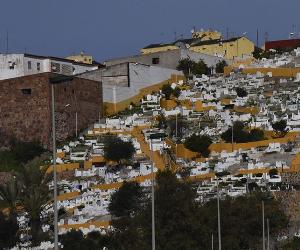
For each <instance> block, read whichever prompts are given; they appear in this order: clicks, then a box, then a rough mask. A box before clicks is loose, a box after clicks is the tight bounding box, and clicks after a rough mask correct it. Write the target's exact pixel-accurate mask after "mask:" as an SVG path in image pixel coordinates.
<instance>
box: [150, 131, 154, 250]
mask: <svg viewBox="0 0 300 250" xmlns="http://www.w3.org/2000/svg"><path fill="white" fill-rule="evenodd" d="M150 151H151V152H150V155H151V176H152V179H151V206H152V209H151V210H152V211H151V212H152V213H151V214H152V250H155V212H154V171H153V169H154V166H153V165H154V162H153V159H154V158H153V145H152V138H151V135H150Z"/></svg>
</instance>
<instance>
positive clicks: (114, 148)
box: [104, 136, 135, 163]
mask: <svg viewBox="0 0 300 250" xmlns="http://www.w3.org/2000/svg"><path fill="white" fill-rule="evenodd" d="M134 152H135V149H134V146H133V144H132V142H131V141H129V142H125V141H122V140H121V139H120V138H119V137H116V136H108V137H107V138H106V140H105V142H104V158H105V159H106V160H111V161H116V162H119V163H120V162H121V161H122V160H129V159H130V158H131V157H132V156H133V154H134Z"/></svg>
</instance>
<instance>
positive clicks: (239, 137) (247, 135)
mask: <svg viewBox="0 0 300 250" xmlns="http://www.w3.org/2000/svg"><path fill="white" fill-rule="evenodd" d="M221 138H222V139H223V140H224V141H225V142H231V141H232V127H230V128H229V129H227V130H226V131H225V132H224V133H222V134H221ZM263 139H264V132H263V131H262V130H260V129H252V130H251V131H250V132H248V131H247V130H246V129H245V124H244V123H243V122H240V121H237V122H234V124H233V142H236V143H243V142H252V141H261V140H263Z"/></svg>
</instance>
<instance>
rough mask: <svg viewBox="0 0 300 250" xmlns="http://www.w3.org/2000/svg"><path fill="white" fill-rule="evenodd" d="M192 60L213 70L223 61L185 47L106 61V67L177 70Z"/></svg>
mask: <svg viewBox="0 0 300 250" xmlns="http://www.w3.org/2000/svg"><path fill="white" fill-rule="evenodd" d="M184 58H190V59H191V60H193V61H195V62H198V61H199V60H203V61H204V62H205V63H206V64H207V66H208V67H211V68H213V67H214V66H215V65H216V64H217V63H218V62H219V61H221V60H222V59H221V58H219V57H216V56H212V55H207V54H205V53H199V52H195V51H191V50H188V49H187V48H186V47H185V46H182V47H180V48H179V47H178V48H177V49H174V50H165V51H164V50H162V51H157V52H152V53H144V54H141V55H134V56H128V57H123V58H116V59H111V60H106V61H104V65H106V66H112V65H116V64H120V63H126V62H127V63H140V64H146V65H152V66H157V67H162V68H169V69H176V67H177V66H178V63H179V61H180V60H181V59H184Z"/></svg>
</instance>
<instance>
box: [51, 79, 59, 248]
mask: <svg viewBox="0 0 300 250" xmlns="http://www.w3.org/2000/svg"><path fill="white" fill-rule="evenodd" d="M51 99H52V100H51V102H52V103H51V104H52V151H53V165H52V166H53V195H54V204H53V210H54V222H53V224H54V249H55V250H58V213H57V173H56V171H57V169H56V135H55V105H54V100H55V99H54V84H53V83H52V84H51Z"/></svg>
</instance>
